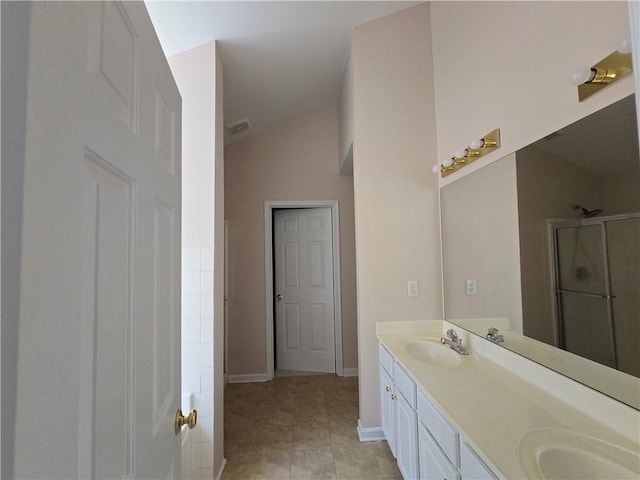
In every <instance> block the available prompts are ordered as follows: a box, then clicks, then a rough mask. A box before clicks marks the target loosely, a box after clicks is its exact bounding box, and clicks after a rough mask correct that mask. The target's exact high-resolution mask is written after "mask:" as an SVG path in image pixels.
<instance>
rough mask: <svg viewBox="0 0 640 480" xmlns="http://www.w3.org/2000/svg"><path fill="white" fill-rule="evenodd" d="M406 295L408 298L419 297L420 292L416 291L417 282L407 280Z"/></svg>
mask: <svg viewBox="0 0 640 480" xmlns="http://www.w3.org/2000/svg"><path fill="white" fill-rule="evenodd" d="M407 294H408V295H409V296H410V297H417V296H419V295H420V290H419V289H418V281H417V280H409V281H408V282H407Z"/></svg>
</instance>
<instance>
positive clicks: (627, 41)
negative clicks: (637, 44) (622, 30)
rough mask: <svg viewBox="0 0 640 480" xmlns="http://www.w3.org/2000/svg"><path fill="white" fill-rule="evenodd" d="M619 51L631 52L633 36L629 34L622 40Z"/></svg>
mask: <svg viewBox="0 0 640 480" xmlns="http://www.w3.org/2000/svg"><path fill="white" fill-rule="evenodd" d="M618 53H631V37H630V36H629V35H627V36H626V37H624V38H623V39H622V40H620V44H619V45H618Z"/></svg>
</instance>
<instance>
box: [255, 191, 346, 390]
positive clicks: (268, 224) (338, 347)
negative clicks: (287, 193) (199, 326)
mask: <svg viewBox="0 0 640 480" xmlns="http://www.w3.org/2000/svg"><path fill="white" fill-rule="evenodd" d="M314 208H317V209H320V208H325V209H327V208H328V209H330V212H331V215H330V217H331V218H330V225H331V239H330V241H331V248H332V251H333V259H332V265H331V266H332V275H331V276H332V283H333V289H332V290H333V291H332V296H333V302H332V305H331V307H330V308H331V309H332V312H331V313H332V314H333V319H334V322H333V342H334V345H335V353H334V357H335V360H334V361H335V373H336V375H338V376H342V375H343V373H344V372H343V364H342V315H341V312H342V303H341V288H340V241H339V239H340V230H339V225H340V217H339V209H338V201H337V200H317V201H316V200H308V201H295V200H294V201H278V200H273V201H272V200H267V201H265V203H264V222H265V223H264V231H265V236H264V238H265V319H266V325H265V328H266V365H267V371H266V380H267V381H268V380H272V379H273V377H274V369H275V353H276V348H275V342H276V336H275V333H276V332H275V328H274V322H275V314H274V312H275V302H277V301H278V300H277V299H276V296H275V294H276V293H277V292H275V289H274V275H275V271H274V229H273V225H274V223H273V222H274V215H275V212H276V211H277V210H283V209H314ZM327 308H329V307H327Z"/></svg>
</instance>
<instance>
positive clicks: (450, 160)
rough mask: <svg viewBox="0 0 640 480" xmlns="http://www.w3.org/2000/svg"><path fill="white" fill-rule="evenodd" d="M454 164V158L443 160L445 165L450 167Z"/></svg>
mask: <svg viewBox="0 0 640 480" xmlns="http://www.w3.org/2000/svg"><path fill="white" fill-rule="evenodd" d="M451 165H453V158H447V159H446V160H445V161H444V162H442V166H443V167H450V166H451Z"/></svg>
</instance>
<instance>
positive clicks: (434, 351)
mask: <svg viewBox="0 0 640 480" xmlns="http://www.w3.org/2000/svg"><path fill="white" fill-rule="evenodd" d="M404 348H405V351H406V352H407V353H408V354H409V355H411V356H412V357H414V358H416V359H418V360H420V361H422V362H426V363H429V364H431V365H435V366H437V367H455V366H456V365H459V364H460V363H461V362H462V357H461V355H460V354H459V353H456V352H454V351H453V350H451V349H450V348H449V347H448V346H446V345H442V344H441V343H440V339H439V338H435V337H432V338H431V337H430V338H422V339H419V340H412V341H411V342H409V343H407V344H406V345H405V347H404Z"/></svg>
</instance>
